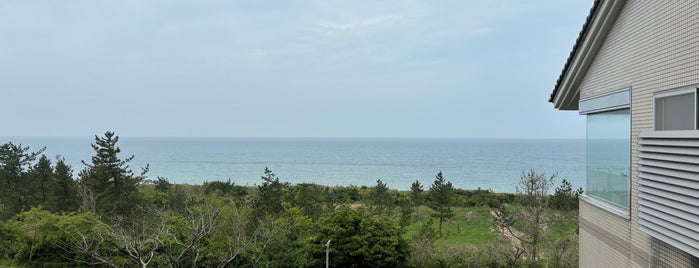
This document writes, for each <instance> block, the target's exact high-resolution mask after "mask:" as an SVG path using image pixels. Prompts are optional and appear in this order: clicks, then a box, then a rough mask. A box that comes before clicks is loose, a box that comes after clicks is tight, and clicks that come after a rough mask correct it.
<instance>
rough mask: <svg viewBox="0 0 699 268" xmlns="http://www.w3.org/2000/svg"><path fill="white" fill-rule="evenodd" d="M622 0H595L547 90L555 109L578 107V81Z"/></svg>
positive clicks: (609, 27) (600, 43) (592, 57)
mask: <svg viewBox="0 0 699 268" xmlns="http://www.w3.org/2000/svg"><path fill="white" fill-rule="evenodd" d="M624 3H626V0H595V2H594V5H593V6H592V8H591V9H590V14H589V15H588V16H587V19H586V20H585V24H583V28H582V30H581V31H580V34H579V35H578V38H577V40H576V41H575V45H574V46H573V50H572V51H571V52H570V55H569V56H568V59H567V60H566V63H565V65H564V66H563V70H562V71H561V74H560V75H559V77H558V80H557V81H556V86H555V87H554V89H553V92H551V97H550V98H549V102H551V103H553V105H554V107H555V108H556V109H559V110H578V101H579V100H580V88H579V86H580V82H581V81H582V79H583V77H585V73H586V72H587V70H588V69H589V67H590V65H591V64H592V61H593V60H594V58H595V56H596V55H597V52H598V51H599V49H600V47H601V46H602V43H603V42H604V39H605V38H606V37H607V34H608V33H609V30H610V29H611V28H612V26H613V25H614V22H615V21H616V18H617V17H618V15H619V12H620V11H621V8H622V7H623V6H624Z"/></svg>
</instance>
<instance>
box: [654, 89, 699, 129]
mask: <svg viewBox="0 0 699 268" xmlns="http://www.w3.org/2000/svg"><path fill="white" fill-rule="evenodd" d="M698 91H699V87H696V86H693V87H682V88H675V89H669V90H664V91H659V92H656V93H654V94H653V130H654V131H684V130H697V127H699V107H697V106H698V105H699V104H698V103H699V100H697V98H698V97H699V92H698ZM685 94H692V95H694V97H693V98H692V99H693V100H694V114H693V116H694V120H693V121H694V122H693V123H694V128H692V129H676V130H665V129H662V130H661V129H658V127H657V122H658V118H657V109H658V108H657V107H656V106H657V103H658V100H659V99H664V98H669V97H675V96H679V95H685Z"/></svg>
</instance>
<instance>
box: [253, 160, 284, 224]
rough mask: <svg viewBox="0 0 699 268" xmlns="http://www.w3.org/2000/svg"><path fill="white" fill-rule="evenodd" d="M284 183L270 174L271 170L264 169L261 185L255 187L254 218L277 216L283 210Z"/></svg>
mask: <svg viewBox="0 0 699 268" xmlns="http://www.w3.org/2000/svg"><path fill="white" fill-rule="evenodd" d="M286 186H287V184H286V183H282V182H280V181H279V178H278V177H277V176H276V175H274V173H272V170H271V169H269V168H267V167H265V174H264V176H262V185H260V186H258V187H257V191H258V196H257V198H256V199H255V201H254V204H253V207H254V216H255V218H257V219H261V218H263V217H264V216H265V215H272V216H275V217H276V216H279V215H281V213H282V210H283V209H284V208H283V206H282V201H283V199H284V197H283V196H284V188H285V187H286Z"/></svg>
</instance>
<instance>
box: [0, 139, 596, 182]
mask: <svg viewBox="0 0 699 268" xmlns="http://www.w3.org/2000/svg"><path fill="white" fill-rule="evenodd" d="M7 141H12V142H13V143H15V144H17V143H21V144H22V145H25V146H30V147H31V149H32V150H36V149H38V148H41V147H43V146H46V154H47V156H51V157H53V156H56V155H61V156H63V157H65V159H66V160H67V162H68V163H69V164H71V165H72V167H73V169H74V171H75V174H77V172H78V171H79V170H81V169H82V168H83V167H84V166H83V165H82V164H81V163H80V161H81V160H85V161H88V162H89V160H90V157H91V156H92V154H93V151H92V148H91V147H90V143H92V142H94V140H93V138H90V137H83V138H72V137H71V138H66V137H60V138H58V137H0V142H1V143H5V142H7ZM118 145H119V147H120V148H121V149H122V158H125V157H126V156H129V155H135V158H134V160H133V161H132V162H131V165H130V166H131V168H132V169H133V170H134V172H138V171H140V167H142V166H145V164H146V163H149V164H150V172H149V173H148V174H147V175H148V177H149V178H152V179H155V178H156V177H166V178H168V179H169V180H170V181H171V182H176V183H189V184H201V183H203V182H204V181H213V180H228V179H230V180H231V181H232V182H235V183H236V184H238V185H255V184H258V183H259V182H260V176H261V175H262V173H263V170H264V168H265V167H269V168H270V169H272V170H273V171H274V173H275V174H277V175H278V176H279V177H280V179H281V180H283V181H288V182H291V183H301V182H311V183H318V184H323V185H331V186H334V185H374V184H375V183H376V180H377V179H381V180H382V181H384V182H385V183H387V184H388V185H389V187H391V188H397V189H408V188H410V184H411V183H412V182H413V181H415V180H416V179H417V180H420V182H422V184H423V185H425V188H429V184H430V183H431V182H432V181H433V180H434V176H435V175H436V174H437V172H438V171H442V172H443V173H444V176H445V177H446V179H447V180H449V181H451V182H452V183H453V184H454V186H455V187H458V188H462V189H476V188H479V187H480V188H484V189H492V190H494V191H497V192H514V191H515V189H516V188H515V187H516V184H517V182H518V180H519V177H520V175H521V173H522V171H526V170H529V169H533V170H536V171H545V172H547V173H552V172H557V173H558V178H559V179H558V180H557V182H560V180H561V179H563V178H567V179H568V180H569V181H571V183H572V184H573V186H575V187H579V186H583V185H584V177H585V141H584V140H562V139H561V140H550V139H547V140H536V139H527V140H517V139H369V138H361V139H359V138H357V139H355V138H130V137H121V139H120V141H119V144H118Z"/></svg>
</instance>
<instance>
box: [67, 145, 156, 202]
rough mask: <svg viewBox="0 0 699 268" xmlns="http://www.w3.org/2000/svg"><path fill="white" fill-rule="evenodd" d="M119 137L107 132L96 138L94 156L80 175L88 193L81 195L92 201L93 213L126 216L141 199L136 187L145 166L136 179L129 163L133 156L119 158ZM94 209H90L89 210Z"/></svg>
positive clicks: (141, 177) (146, 170) (141, 178)
mask: <svg viewBox="0 0 699 268" xmlns="http://www.w3.org/2000/svg"><path fill="white" fill-rule="evenodd" d="M118 141H119V136H116V135H114V132H111V131H107V132H106V133H104V137H98V136H96V135H95V143H94V144H92V149H93V150H94V151H95V155H94V156H92V161H91V163H89V164H88V163H86V162H85V161H83V164H84V165H85V166H86V168H85V170H83V171H82V172H81V174H80V180H81V184H82V185H83V187H86V188H87V189H85V190H87V191H83V195H86V194H87V195H92V196H83V197H84V198H88V199H91V198H92V199H91V200H94V210H95V212H97V213H99V214H103V215H107V216H128V215H130V214H132V212H133V211H134V208H135V206H134V204H138V202H139V199H140V196H139V194H138V189H137V186H138V185H139V184H140V183H141V181H143V180H144V179H145V174H146V172H148V166H146V167H145V168H143V171H142V173H141V174H140V175H139V176H136V175H134V173H133V171H131V169H130V168H129V165H128V163H129V162H131V160H133V158H134V156H133V155H132V156H129V157H127V158H125V159H123V160H122V159H120V158H119V153H121V149H120V148H119V147H117V146H116V144H117V142H118ZM89 209H93V208H89Z"/></svg>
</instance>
